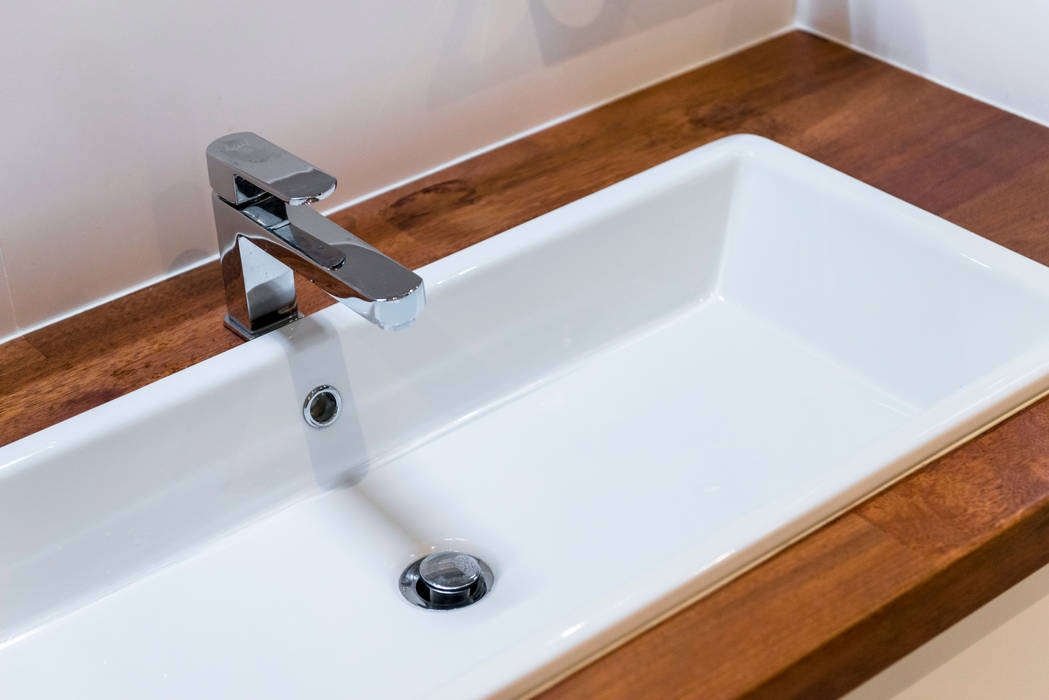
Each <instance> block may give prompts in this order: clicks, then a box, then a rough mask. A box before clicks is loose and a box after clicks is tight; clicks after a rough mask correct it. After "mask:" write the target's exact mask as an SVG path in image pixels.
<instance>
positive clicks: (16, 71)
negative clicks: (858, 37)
mask: <svg viewBox="0 0 1049 700" xmlns="http://www.w3.org/2000/svg"><path fill="white" fill-rule="evenodd" d="M793 17H794V2H793V0H659V1H658V2H651V1H649V0H510V1H507V2H499V3H491V2H483V1H481V0H454V1H449V2H440V3H418V2H409V1H408V0H396V1H394V2H382V3H377V2H366V1H365V0H350V1H348V2H345V1H344V2H336V1H334V0H314V1H313V2H309V3H306V4H301V3H300V4H297V5H294V6H289V5H288V4H287V3H281V2H276V1H275V0H262V1H261V2H247V1H246V0H233V1H232V2H227V3H219V4H214V3H205V2H202V1H201V0H189V1H188V2H177V3H176V2H172V1H170V0H165V1H163V2H150V3H140V4H128V3H123V2H117V1H116V0H102V2H76V1H74V0H61V1H60V2H55V3H43V4H41V3H37V4H32V3H30V4H23V5H22V6H20V7H19V8H18V12H9V13H5V17H4V22H3V25H2V26H0V66H2V68H0V77H2V78H3V84H4V86H5V95H6V96H7V97H8V98H9V99H5V108H4V110H2V112H0V134H2V136H0V143H2V144H3V154H4V156H3V168H2V169H0V186H2V190H3V192H4V193H5V199H6V200H7V202H8V203H9V205H10V206H8V207H6V208H5V221H4V225H3V226H2V227H0V340H2V339H5V338H8V337H11V336H13V335H17V334H20V333H22V332H25V331H28V330H30V329H32V328H35V327H38V326H40V325H42V324H44V323H47V322H49V321H52V320H56V319H57V318H59V317H62V316H64V315H68V314H69V313H73V312H75V311H78V310H80V309H82V308H83V307H85V306H90V305H93V304H96V303H99V302H101V301H104V300H106V299H108V298H111V297H113V296H118V295H121V294H123V293H126V292H127V291H129V290H130V289H131V288H134V287H136V286H140V285H142V284H144V283H147V282H149V281H151V280H156V279H157V278H162V277H166V276H168V275H170V274H172V273H176V272H179V271H181V270H184V269H186V268H189V267H192V266H194V265H195V264H197V263H200V262H202V261H204V260H206V259H208V258H210V257H211V256H212V255H213V254H214V252H215V235H214V230H213V227H212V222H211V213H210V206H209V204H208V193H207V180H206V177H205V172H204V158H203V152H204V147H205V146H206V145H207V144H208V143H209V142H210V141H211V140H212V139H213V138H215V137H216V136H218V135H221V134H223V133H228V132H231V131H236V130H244V129H250V130H254V131H257V132H259V133H261V134H263V135H265V136H266V137H267V138H270V139H271V140H273V141H275V142H277V143H278V144H280V145H281V146H284V147H286V148H288V149H289V150H291V151H292V152H294V153H296V154H298V155H300V156H302V157H304V158H305V159H307V160H310V161H312V162H315V163H316V164H318V165H319V166H321V167H323V168H324V170H326V171H328V172H331V173H332V174H333V175H335V176H336V177H337V178H338V179H339V182H340V186H339V189H338V191H337V193H336V194H335V195H334V196H333V197H332V198H330V199H329V200H326V202H325V204H327V205H328V206H337V205H339V204H342V203H345V202H347V201H350V200H352V199H354V198H357V197H360V196H362V195H364V194H366V193H368V192H371V191H374V190H376V189H379V188H383V187H386V186H389V185H391V184H393V183H395V182H398V181H400V180H403V179H405V178H408V177H411V176H414V175H417V174H419V173H420V172H423V171H426V170H428V169H431V168H434V167H436V166H438V165H440V164H442V163H446V162H447V161H449V160H450V159H453V158H458V157H460V156H462V155H463V154H466V153H469V152H471V151H474V150H476V149H480V148H484V147H486V146H489V145H491V144H493V143H495V142H498V141H500V140H502V139H506V138H509V137H512V136H514V135H517V134H520V133H521V132H522V131H525V130H529V129H532V128H535V127H537V126H539V125H541V124H543V123H546V122H548V121H550V120H553V119H557V118H559V117H563V116H565V115H566V114H570V113H572V112H574V111H576V110H580V109H583V108H586V107H588V106H590V105H593V104H595V103H599V102H602V101H605V100H608V99H610V98H612V97H614V96H616V95H618V94H621V93H623V92H625V91H630V90H635V89H637V88H638V87H640V86H641V85H643V84H646V83H648V82H651V81H654V80H657V79H659V78H662V77H664V76H667V75H669V74H673V73H676V72H679V71H681V70H683V69H685V68H687V67H689V66H693V65H696V64H697V63H701V62H704V61H707V60H710V59H712V58H714V57H716V56H719V55H722V54H725V53H727V52H731V51H734V50H736V49H739V48H741V47H742V46H744V45H747V44H749V43H753V42H755V41H758V40H760V39H762V38H764V37H766V36H768V35H770V34H773V33H775V32H777V31H780V30H782V29H785V28H787V27H789V26H790V24H791V23H792V21H793ZM361 234H362V235H363V236H364V237H365V238H367V231H362V232H361ZM5 270H6V273H5Z"/></svg>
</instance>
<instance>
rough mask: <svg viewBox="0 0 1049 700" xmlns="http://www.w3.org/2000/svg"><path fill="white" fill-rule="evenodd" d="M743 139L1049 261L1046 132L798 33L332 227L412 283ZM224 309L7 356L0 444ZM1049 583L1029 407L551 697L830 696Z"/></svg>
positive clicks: (189, 348)
mask: <svg viewBox="0 0 1049 700" xmlns="http://www.w3.org/2000/svg"><path fill="white" fill-rule="evenodd" d="M736 132H751V133H756V134H761V135H763V136H767V137H769V138H772V139H775V140H776V141H779V142H780V143H783V144H785V145H787V146H790V147H791V148H794V149H797V150H799V151H801V152H803V153H805V154H808V155H810V156H812V157H814V158H816V159H818V160H821V161H823V162H824V163H827V164H828V165H831V166H833V167H835V168H837V169H838V170H841V171H844V172H846V173H848V174H850V175H853V176H855V177H858V178H860V179H861V180H864V181H865V182H868V183H870V184H872V185H874V186H875V187H878V188H880V189H883V190H885V191H887V192H890V193H892V194H894V195H896V196H898V197H901V198H902V199H905V200H907V201H909V202H912V203H914V204H916V205H918V206H920V207H922V208H924V209H928V210H929V211H932V212H934V213H936V214H939V215H940V216H942V217H944V218H946V219H948V220H950V221H953V222H954V223H957V224H959V225H961V226H963V227H965V228H968V229H970V230H972V231H975V232H976V233H978V234H980V235H983V236H985V237H987V238H990V239H991V240H994V241H996V242H998V243H1000V244H1002V245H1005V246H1007V247H1009V248H1012V249H1013V250H1016V251H1018V252H1020V253H1023V254H1024V255H1027V256H1028V257H1031V258H1034V259H1035V260H1038V261H1040V262H1042V263H1049V129H1047V128H1045V127H1042V126H1040V125H1038V124H1035V123H1033V122H1030V121H1026V120H1024V119H1021V118H1020V117H1016V116H1013V115H1010V114H1007V113H1005V112H1002V111H1000V110H998V109H995V108H993V107H990V106H988V105H985V104H983V103H980V102H977V101H975V100H972V99H969V98H967V97H964V96H962V95H959V94H957V93H954V92H951V91H950V90H947V89H945V88H943V87H940V86H937V85H935V84H933V83H931V82H928V81H926V80H923V79H921V78H918V77H916V76H913V75H911V74H908V73H905V72H903V71H900V70H897V69H895V68H892V67H890V66H888V65H886V64H884V63H881V62H878V61H876V60H873V59H871V58H867V57H865V56H862V55H860V54H857V53H855V52H853V51H850V50H848V49H846V48H843V47H841V46H838V45H835V44H832V43H830V42H827V41H824V40H822V39H819V38H816V37H813V36H810V35H807V34H804V33H802V32H794V33H791V34H788V35H785V36H782V37H780V38H777V39H774V40H772V41H769V42H766V43H764V44H762V45H760V46H757V47H755V48H752V49H749V50H747V51H744V52H742V53H739V54H736V55H734V56H731V57H728V58H725V59H723V60H721V61H718V62H716V63H714V64H711V65H709V66H706V67H703V68H700V69H697V70H694V71H691V72H690V73H687V74H685V75H682V76H680V77H678V78H674V79H672V80H669V81H667V82H664V83H661V84H659V85H656V86H654V87H651V88H648V89H646V90H644V91H642V92H640V93H637V94H634V95H631V96H629V97H626V98H623V99H621V100H618V101H616V102H614V103H612V104H609V105H606V106H604V107H602V108H600V109H597V110H595V111H592V112H590V113H587V114H585V115H583V116H580V117H577V118H575V119H572V120H571V121H568V122H564V123H562V124H559V125H557V126H555V127H552V128H550V129H547V130H545V131H542V132H539V133H537V134H534V135H532V136H529V137H527V138H524V139H521V140H519V141H516V142H514V143H511V144H508V145H506V146H502V147H500V148H498V149H496V150H494V151H490V152H488V153H485V154H483V155H480V156H477V157H475V158H473V159H471V160H469V161H466V162H463V163H460V164H458V165H455V166H453V167H450V168H448V169H446V170H444V171H441V172H438V173H435V174H433V175H430V176H427V177H425V178H422V179H420V180H417V181H415V182H412V183H409V184H407V185H404V186H402V187H399V188H397V189H395V190H393V191H390V192H387V193H384V194H382V195H380V196H377V197H375V198H374V199H371V200H368V201H366V202H363V203H361V204H358V205H356V206H354V207H352V208H350V209H347V210H344V211H342V212H340V213H339V214H337V215H335V216H334V217H333V218H334V219H335V220H336V221H338V222H339V223H340V224H342V225H344V226H346V227H348V228H350V229H351V230H353V231H355V232H356V233H358V234H359V235H361V236H362V237H363V238H365V239H366V240H368V241H370V242H371V243H372V244H374V245H376V246H377V247H379V248H380V249H382V250H383V251H385V252H386V253H388V254H390V255H392V256H394V257H396V258H397V259H398V260H400V261H402V262H404V263H405V264H407V265H409V266H413V267H414V266H419V265H422V264H425V263H428V262H431V261H433V260H436V259H437V258H440V257H442V256H444V255H447V254H449V253H451V252H454V251H456V250H458V249H460V248H463V247H465V246H467V245H469V244H472V243H474V242H476V241H480V240H482V239H484V238H487V237H489V236H491V235H493V234H496V233H498V232H500V231H503V230H505V229H507V228H509V227H511V226H514V225H515V224H519V223H521V222H523V221H525V220H527V219H531V218H533V217H535V216H537V215H539V214H542V213H544V212H546V211H549V210H551V209H553V208H555V207H557V206H560V205H562V204H565V203H567V202H570V201H572V200H574V199H577V198H579V197H581V196H583V195H585V194H588V193H590V192H593V191H595V190H597V189H600V188H602V187H604V186H606V185H609V184H611V183H613V182H616V181H618V180H621V179H623V178H624V177H627V176H629V175H632V174H634V173H637V172H639V171H641V170H644V169H645V168H648V167H650V166H652V165H655V164H657V163H660V162H662V161H664V160H666V159H668V158H671V157H673V156H675V155H678V154H680V153H683V152H685V151H688V150H690V149H692V148H695V147H696V146H699V145H702V144H703V143H706V142H708V141H711V140H713V139H716V138H718V137H720V136H724V135H726V134H730V133H736ZM318 160H319V161H322V162H323V159H321V158H318ZM203 176H204V175H203V172H202V174H201V177H203ZM299 293H300V301H301V305H302V307H303V310H304V311H306V312H311V311H315V310H317V309H319V308H321V307H322V306H325V305H327V304H328V303H331V302H330V300H329V299H327V298H326V297H324V295H323V294H321V293H319V292H317V291H316V290H315V289H313V288H312V287H311V286H310V285H309V284H305V283H300V286H299ZM223 304H224V300H223V292H222V286H221V280H220V274H219V270H218V266H217V263H209V264H207V265H204V266H203V267H200V268H198V269H196V270H193V271H191V272H187V273H185V274H183V275H179V276H178V277H176V278H174V279H171V280H167V281H165V282H162V283H160V284H157V285H154V286H152V287H150V288H148V289H145V290H142V291H140V292H136V293H134V294H131V295H129V296H127V297H124V298H121V299H119V300H116V301H113V302H111V303H108V304H106V305H104V306H101V307H98V308H95V309H92V310H90V311H87V312H85V313H83V314H80V315H78V316H75V317H73V318H70V319H67V320H65V321H61V322H59V323H56V324H54V325H52V326H49V327H47V328H44V329H42V330H39V331H36V332H33V333H30V334H28V335H26V336H23V337H21V338H18V339H16V340H13V341H11V342H9V343H6V344H4V345H2V346H0V416H2V420H0V444H5V443H7V442H10V441H13V440H16V439H18V438H20V437H23V436H25V435H28V434H29V433H31V432H34V431H36V430H40V429H41V428H44V427H46V426H48V425H51V424H53V423H56V422H58V421H60V420H63V419H65V418H68V417H70V416H73V415H75V414H77V413H80V412H82V411H85V410H87V409H89V408H91V407H93V406H97V405H98V404H100V403H102V402H104V401H108V400H110V399H113V398H116V397H117V396H120V395H121V394H124V393H127V392H128V391H131V390H133V389H135V388H138V387H141V386H143V385H145V384H147V383H149V382H151V381H154V380H156V379H159V378H160V377H163V376H166V375H168V374H171V373H172V372H175V371H178V370H180V369H182V368H184V367H186V366H188V365H191V364H193V363H195V362H199V361H200V360H203V359H205V358H207V357H210V356H212V355H214V354H216V353H219V352H222V351H223V350H226V349H228V348H231V347H233V346H234V345H236V344H237V343H238V342H240V341H239V340H238V339H237V338H236V337H234V336H233V334H232V333H230V332H228V331H226V330H225V329H224V328H223V327H222V316H223V313H224V308H223ZM1046 563H1049V403H1047V402H1040V403H1038V404H1035V405H1034V406H1032V407H1030V408H1028V409H1026V410H1024V411H1022V412H1020V413H1019V414H1017V415H1016V416H1014V417H1012V418H1010V419H1009V420H1007V421H1005V422H1003V423H1001V424H999V425H998V426H997V427H995V428H993V429H992V430H990V431H989V432H987V433H985V434H983V435H982V436H980V437H979V438H977V439H975V440H973V441H971V442H969V443H968V444H966V445H964V446H963V447H961V448H959V449H956V450H955V451H953V452H951V453H950V454H948V455H947V456H946V457H943V458H941V459H939V460H937V461H935V462H934V463H932V464H930V465H929V466H927V467H925V468H923V469H922V470H920V471H918V472H917V473H915V474H914V475H912V476H910V477H908V478H907V479H905V480H903V481H901V482H899V483H897V484H896V485H894V486H892V487H891V488H889V489H888V490H886V491H884V492H882V493H881V494H879V495H877V496H875V497H874V498H872V499H870V500H868V501H866V502H865V503H863V504H862V505H860V506H857V507H856V508H853V509H852V510H850V511H849V512H847V513H846V514H844V515H842V516H841V517H839V518H837V519H836V520H834V521H833V522H831V523H830V524H828V525H826V526H825V527H823V528H821V529H819V530H818V531H816V532H815V533H813V534H811V535H809V536H808V537H806V538H804V539H803V540H801V541H800V542H798V543H796V544H795V545H793V546H791V547H789V548H788V549H786V550H784V551H783V552H781V553H779V554H778V555H776V556H775V557H773V558H771V559H769V560H768V561H766V562H765V563H763V564H761V565H760V566H758V567H756V568H754V569H752V570H751V571H749V572H748V573H746V574H744V575H743V576H741V577H740V578H737V579H736V580H734V581H732V582H731V583H729V584H727V585H726V586H724V587H722V588H720V589H719V590H717V591H715V592H714V593H712V594H711V595H709V596H707V597H705V598H703V599H702V600H700V601H699V602H697V603H694V604H692V605H691V606H689V607H687V608H686V609H685V610H683V611H681V612H679V613H678V614H676V615H674V616H672V617H670V618H669V619H668V620H666V621H665V622H663V623H661V624H659V625H658V626H656V627H654V628H652V629H650V630H648V631H647V632H644V633H643V634H641V635H640V636H637V637H636V638H634V639H632V640H631V641H629V642H627V643H626V644H624V645H622V646H620V647H619V648H618V649H616V650H614V651H612V652H611V653H610V654H608V655H607V656H605V657H603V658H601V659H599V660H597V661H596V662H594V663H592V664H591V665H589V666H587V667H585V668H583V669H582V670H580V671H578V672H577V673H575V674H573V675H571V676H569V677H568V678H567V679H565V680H563V681H562V682H561V683H559V684H558V685H556V686H554V687H553V688H550V689H549V690H547V691H546V693H545V695H544V697H546V698H550V699H551V700H553V699H554V698H569V697H572V698H578V697H585V698H639V697H660V698H663V697H702V698H727V697H738V696H744V695H746V696H752V697H774V698H783V697H805V698H819V697H833V696H836V695H838V694H840V693H842V692H844V691H846V690H848V689H850V688H852V687H854V686H855V685H857V684H858V683H860V682H862V681H863V680H864V679H866V678H868V677H870V676H871V675H873V674H874V673H876V672H877V671H879V670H880V669H882V668H884V667H885V666H887V665H888V664H889V663H891V662H892V661H894V660H896V659H898V658H899V657H901V656H903V655H904V654H906V653H907V652H909V651H911V650H912V649H914V648H915V647H917V646H918V645H920V644H921V643H923V642H925V641H926V640H928V639H930V638H931V637H932V636H934V635H935V634H937V633H938V632H940V631H942V630H943V629H945V628H946V627H948V626H949V625H951V624H952V623H954V622H955V621H957V620H959V619H960V618H961V617H963V616H965V615H966V614H968V613H969V612H971V611H973V610H974V609H976V608H977V607H979V606H980V605H982V604H983V603H985V602H987V601H988V600H990V599H991V598H992V597H994V596H995V595H997V594H998V593H1000V592H1002V591H1003V590H1005V589H1006V588H1008V587H1009V586H1011V585H1013V584H1014V583H1016V582H1017V581H1019V580H1020V579H1021V578H1023V577H1024V576H1026V575H1027V574H1029V573H1031V572H1032V571H1034V570H1035V569H1037V568H1039V567H1041V566H1042V565H1045V564H1046Z"/></svg>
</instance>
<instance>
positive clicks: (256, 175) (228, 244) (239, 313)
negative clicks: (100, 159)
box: [207, 133, 425, 339]
mask: <svg viewBox="0 0 1049 700" xmlns="http://www.w3.org/2000/svg"><path fill="white" fill-rule="evenodd" d="M207 158H208V173H209V176H210V179H211V184H212V189H213V192H212V206H213V208H214V211H215V229H216V232H217V234H218V242H219V256H220V259H221V264H222V277H223V281H224V283H225V287H226V305H227V310H228V313H227V316H226V325H227V326H228V327H229V328H231V329H232V330H233V331H235V332H236V333H238V334H240V335H241V336H243V337H245V338H248V339H250V338H254V337H258V336H259V335H262V334H264V333H268V332H269V331H271V330H274V329H275V328H279V327H280V326H283V325H285V324H287V323H290V322H292V321H294V320H296V319H298V318H300V316H299V313H298V302H297V299H296V296H295V279H294V273H295V272H297V273H299V274H300V275H302V276H304V277H305V278H306V279H308V280H310V281H311V282H312V283H314V284H316V285H317V286H318V287H320V288H321V289H323V290H324V291H325V292H327V293H328V294H330V295H331V296H333V297H335V298H336V299H339V300H340V301H342V302H343V304H345V305H346V306H348V307H349V308H351V309H353V310H354V311H356V312H357V313H359V314H360V315H362V316H364V317H365V318H367V319H368V320H369V321H371V322H372V323H374V324H376V325H377V326H379V327H380V328H384V329H391V330H397V329H400V328H404V327H406V326H408V325H410V324H411V323H412V321H414V320H415V318H416V316H418V314H419V313H420V312H421V311H422V309H423V306H424V305H425V291H424V287H423V281H422V278H421V277H419V276H418V275H417V274H415V273H414V272H412V271H411V270H409V269H408V268H406V267H404V266H403V265H401V264H400V263H398V262H396V261H394V260H393V259H391V258H389V257H387V256H386V255H384V254H383V253H381V252H379V251H378V250H376V249H375V248H373V247H372V246H370V245H368V244H367V243H365V242H364V241H362V240H361V239H360V238H358V237H357V236H354V235H353V234H352V233H350V232H349V231H347V230H345V229H344V228H342V227H341V226H339V225H338V224H336V223H334V222H333V221H331V220H330V219H328V218H327V217H325V216H324V215H322V214H320V213H319V212H317V211H314V210H313V209H311V208H310V207H309V206H308V204H309V203H310V202H313V201H317V200H318V199H322V198H324V197H326V196H328V195H329V194H331V192H332V191H334V189H335V179H334V178H333V177H331V176H330V175H327V174H326V173H323V172H321V171H320V170H318V169H316V168H314V167H313V166H312V165H310V164H309V163H306V162H305V161H303V160H301V159H299V158H296V157H295V156H293V155H291V154H290V153H288V152H287V151H284V150H283V149H280V148H279V147H277V146H275V145H273V144H272V143H270V142H269V141H266V140H265V139H263V138H261V137H260V136H257V135H256V134H252V133H240V134H230V135H229V136H224V137H222V138H220V139H218V140H216V141H214V142H213V143H212V144H211V145H210V146H208V149H207Z"/></svg>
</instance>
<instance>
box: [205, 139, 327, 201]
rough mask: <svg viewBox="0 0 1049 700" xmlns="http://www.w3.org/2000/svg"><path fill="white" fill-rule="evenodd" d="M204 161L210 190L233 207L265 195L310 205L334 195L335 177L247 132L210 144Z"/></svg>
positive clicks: (216, 140)
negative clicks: (206, 162) (206, 161)
mask: <svg viewBox="0 0 1049 700" xmlns="http://www.w3.org/2000/svg"><path fill="white" fill-rule="evenodd" d="M207 160H208V179H209V180H210V181H211V189H213V190H214V191H215V194H217V195H218V196H219V197H221V198H222V199H224V200H226V201H227V202H229V203H230V204H233V205H241V204H245V203H248V202H251V201H253V200H256V199H259V198H261V197H262V196H264V195H267V194H269V195H272V196H274V197H276V198H277V199H279V200H281V201H283V202H285V203H287V204H292V205H299V204H309V203H310V202H315V201H317V200H318V199H324V198H325V197H327V196H328V195H329V194H331V193H332V192H334V191H335V178H334V177H332V176H331V175H329V174H328V173H326V172H324V171H322V170H319V169H318V168H315V167H314V166H312V165H310V164H309V163H307V162H306V161H304V160H303V159H302V158H299V157H298V156H295V155H292V154H291V153H288V152H287V151H285V150H284V149H283V148H281V147H280V146H277V145H275V144H272V143H270V142H269V141H267V140H266V139H264V138H262V137H261V136H259V135H258V134H255V133H252V132H250V131H242V132H240V133H237V134H228V135H226V136H223V137H221V138H218V139H215V140H214V141H212V142H211V144H210V145H209V146H208V149H207Z"/></svg>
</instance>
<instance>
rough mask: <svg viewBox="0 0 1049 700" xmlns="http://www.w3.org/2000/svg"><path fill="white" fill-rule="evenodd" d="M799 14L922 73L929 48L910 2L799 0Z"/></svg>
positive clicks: (817, 27) (838, 36) (833, 34)
mask: <svg viewBox="0 0 1049 700" xmlns="http://www.w3.org/2000/svg"><path fill="white" fill-rule="evenodd" d="M799 16H800V17H801V18H802V19H803V21H804V22H805V24H807V25H808V26H809V27H811V28H812V29H815V30H817V31H819V32H822V33H824V34H827V35H828V36H831V37H834V38H835V39H837V40H838V41H843V42H845V43H847V44H849V45H850V46H855V47H857V48H860V49H863V50H865V51H871V52H873V53H876V54H878V55H879V56H887V57H890V58H891V60H893V61H896V62H898V63H902V64H904V65H906V66H907V67H908V68H909V69H910V70H912V71H916V72H918V73H925V72H926V70H927V69H928V51H927V49H926V43H927V40H926V37H925V32H924V31H923V25H922V20H921V17H920V16H919V15H918V13H917V12H916V10H915V7H914V4H913V3H908V2H898V3H891V4H890V3H884V2H879V1H878V0H801V7H800V8H799Z"/></svg>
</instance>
